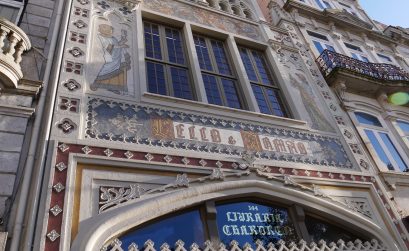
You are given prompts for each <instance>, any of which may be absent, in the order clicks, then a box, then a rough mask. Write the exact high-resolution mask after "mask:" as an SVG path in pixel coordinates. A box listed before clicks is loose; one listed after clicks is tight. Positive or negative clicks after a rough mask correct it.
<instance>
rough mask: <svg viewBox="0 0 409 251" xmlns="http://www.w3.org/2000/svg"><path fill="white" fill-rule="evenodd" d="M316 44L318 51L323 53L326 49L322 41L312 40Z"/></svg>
mask: <svg viewBox="0 0 409 251" xmlns="http://www.w3.org/2000/svg"><path fill="white" fill-rule="evenodd" d="M312 42H313V43H314V45H315V48H317V50H318V52H319V53H320V54H321V53H322V52H323V51H324V48H323V47H322V45H321V43H320V42H318V41H312Z"/></svg>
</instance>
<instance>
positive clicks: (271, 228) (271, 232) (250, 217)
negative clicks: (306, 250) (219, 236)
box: [221, 206, 293, 237]
mask: <svg viewBox="0 0 409 251" xmlns="http://www.w3.org/2000/svg"><path fill="white" fill-rule="evenodd" d="M282 217H283V216H282V214H281V213H280V212H278V211H277V212H273V213H270V212H269V213H261V212H258V208H257V206H248V211H247V212H239V211H236V212H231V211H228V212H226V215H225V220H224V222H225V224H224V225H223V226H221V230H222V232H223V234H224V235H225V236H272V237H280V236H283V235H288V234H291V233H292V232H293V229H292V228H291V227H290V226H287V225H286V223H285V222H286V220H285V219H283V218H282Z"/></svg>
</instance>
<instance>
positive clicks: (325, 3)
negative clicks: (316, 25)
mask: <svg viewBox="0 0 409 251" xmlns="http://www.w3.org/2000/svg"><path fill="white" fill-rule="evenodd" d="M315 2H316V3H317V5H318V7H319V8H320V9H322V10H324V9H331V8H332V6H331V4H330V3H329V2H328V1H324V0H315Z"/></svg>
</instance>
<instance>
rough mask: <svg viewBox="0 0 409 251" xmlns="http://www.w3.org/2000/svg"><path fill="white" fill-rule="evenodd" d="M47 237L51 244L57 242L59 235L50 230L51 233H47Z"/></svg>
mask: <svg viewBox="0 0 409 251" xmlns="http://www.w3.org/2000/svg"><path fill="white" fill-rule="evenodd" d="M47 237H48V239H49V240H50V241H51V242H54V241H55V240H57V239H58V238H59V237H60V234H59V233H57V231H55V230H51V232H49V233H48V234H47Z"/></svg>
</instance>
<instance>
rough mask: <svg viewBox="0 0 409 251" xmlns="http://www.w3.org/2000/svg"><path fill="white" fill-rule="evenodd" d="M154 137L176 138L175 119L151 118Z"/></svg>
mask: <svg viewBox="0 0 409 251" xmlns="http://www.w3.org/2000/svg"><path fill="white" fill-rule="evenodd" d="M151 131H152V137H154V138H155V139H174V138H175V133H174V129H173V121H172V120H170V119H164V118H153V119H152V120H151Z"/></svg>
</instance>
